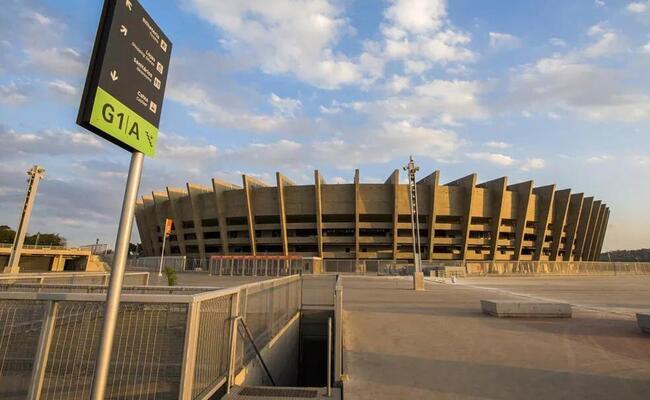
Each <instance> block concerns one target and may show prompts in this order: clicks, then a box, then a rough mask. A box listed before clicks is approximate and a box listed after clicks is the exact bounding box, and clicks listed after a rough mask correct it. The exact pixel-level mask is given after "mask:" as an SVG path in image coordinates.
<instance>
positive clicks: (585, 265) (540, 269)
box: [441, 261, 650, 276]
mask: <svg viewBox="0 0 650 400" xmlns="http://www.w3.org/2000/svg"><path fill="white" fill-rule="evenodd" d="M441 265H445V263H444V262H443V263H441ZM463 266H464V267H465V269H466V271H467V274H468V275H470V276H471V275H479V276H482V275H490V276H491V275H648V274H650V263H648V262H603V261H478V262H477V261H466V262H464V263H463Z"/></svg>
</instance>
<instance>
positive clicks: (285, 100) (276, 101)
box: [269, 93, 302, 118]
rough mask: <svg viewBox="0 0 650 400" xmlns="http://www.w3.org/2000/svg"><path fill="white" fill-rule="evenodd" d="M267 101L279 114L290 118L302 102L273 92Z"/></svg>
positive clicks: (300, 106)
mask: <svg viewBox="0 0 650 400" xmlns="http://www.w3.org/2000/svg"><path fill="white" fill-rule="evenodd" d="M269 101H270V102H271V105H272V106H273V107H274V108H275V109H276V110H277V111H278V112H279V113H280V114H282V115H286V116H287V117H291V118H293V117H294V114H295V112H296V111H297V110H299V109H301V108H302V102H301V101H300V100H298V99H292V98H289V97H280V96H278V95H276V94H275V93H271V97H270V99H269Z"/></svg>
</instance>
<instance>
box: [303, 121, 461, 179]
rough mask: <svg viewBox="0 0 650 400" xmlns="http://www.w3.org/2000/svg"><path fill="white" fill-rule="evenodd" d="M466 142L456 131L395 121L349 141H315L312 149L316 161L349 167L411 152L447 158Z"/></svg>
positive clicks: (359, 134)
mask: <svg viewBox="0 0 650 400" xmlns="http://www.w3.org/2000/svg"><path fill="white" fill-rule="evenodd" d="M462 144H463V142H462V140H460V139H459V138H458V137H457V135H456V134H455V133H454V132H452V131H449V130H443V129H436V128H431V127H426V126H421V125H414V124H411V123H409V122H407V121H395V122H385V123H384V124H383V125H382V126H380V127H378V128H376V129H368V130H366V131H362V132H359V133H358V134H357V135H355V136H352V137H350V140H349V141H345V140H343V139H341V138H334V139H330V140H327V141H318V142H314V143H312V144H311V145H310V146H311V151H310V152H311V154H312V157H313V158H314V159H316V160H320V161H322V162H324V163H328V164H333V165H336V166H337V168H342V169H346V168H352V167H355V166H359V165H360V164H361V165H363V164H375V163H385V162H389V161H391V160H394V159H398V158H405V157H407V156H408V155H414V156H420V157H427V158H431V159H434V160H440V159H445V158H447V157H449V156H452V155H453V154H454V153H455V152H456V151H457V150H458V148H459V147H460V146H461V145H462ZM386 149H390V151H386Z"/></svg>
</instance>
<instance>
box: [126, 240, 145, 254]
mask: <svg viewBox="0 0 650 400" xmlns="http://www.w3.org/2000/svg"><path fill="white" fill-rule="evenodd" d="M140 253H142V243H137V244H135V243H129V254H140Z"/></svg>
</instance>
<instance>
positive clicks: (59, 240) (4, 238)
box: [0, 225, 67, 246]
mask: <svg viewBox="0 0 650 400" xmlns="http://www.w3.org/2000/svg"><path fill="white" fill-rule="evenodd" d="M15 236H16V231H14V230H13V229H11V228H10V227H9V226H7V225H0V243H13V242H14V237H15ZM37 238H38V244H39V245H44V246H65V245H66V244H67V241H66V239H65V238H64V237H63V236H61V235H60V234H58V233H40V232H39V233H37V234H35V235H26V236H25V244H32V245H33V244H37V243H36V239H37Z"/></svg>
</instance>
